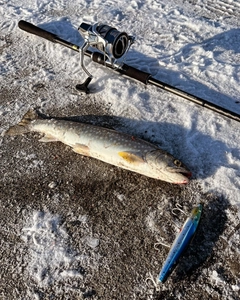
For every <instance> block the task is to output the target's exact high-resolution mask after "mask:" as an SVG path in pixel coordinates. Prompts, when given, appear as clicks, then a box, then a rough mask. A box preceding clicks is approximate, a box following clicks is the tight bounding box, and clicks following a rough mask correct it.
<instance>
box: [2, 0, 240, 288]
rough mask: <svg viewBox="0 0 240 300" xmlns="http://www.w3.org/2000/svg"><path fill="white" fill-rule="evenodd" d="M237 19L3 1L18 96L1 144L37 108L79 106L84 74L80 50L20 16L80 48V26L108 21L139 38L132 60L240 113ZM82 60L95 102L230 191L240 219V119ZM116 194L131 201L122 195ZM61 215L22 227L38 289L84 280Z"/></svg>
mask: <svg viewBox="0 0 240 300" xmlns="http://www.w3.org/2000/svg"><path fill="white" fill-rule="evenodd" d="M239 15H240V4H239V2H238V0H232V1H227V0H225V1H223V0H221V1H217V3H215V2H214V1H210V0H198V1H181V0H175V1H173V0H170V1H167V0H155V1H152V0H147V1H143V0H137V1H129V0H122V1H115V0H101V1H100V0H93V1H83V0H75V1H66V0H54V1H49V0H41V1H39V0H35V1H30V0H24V1H23V0H8V1H0V80H1V87H0V90H1V93H2V95H5V94H6V93H7V91H9V90H10V89H11V91H12V92H11V93H12V98H11V94H10V96H9V94H8V97H6V100H5V101H1V102H0V122H1V128H0V131H1V132H0V133H1V137H0V145H2V144H3V143H4V132H5V130H7V129H8V128H9V126H11V125H13V124H16V123H17V122H19V120H20V119H21V117H22V115H23V114H24V113H25V112H26V111H27V110H28V109H29V108H30V107H32V108H35V107H38V108H40V110H41V111H42V112H43V113H45V114H48V112H49V111H50V110H52V109H54V110H55V111H57V110H59V111H61V109H62V108H64V107H66V106H68V105H76V106H81V102H80V103H79V92H77V91H76V90H75V89H74V87H75V85H76V84H78V83H80V82H81V81H83V80H84V79H85V77H86V74H85V73H84V72H83V71H82V70H81V68H80V57H79V54H78V53H77V52H75V51H72V50H70V49H67V48H65V47H63V46H61V45H59V44H54V43H51V42H49V41H47V40H45V39H42V38H40V37H37V36H35V35H32V34H29V33H26V32H25V31H22V30H20V29H19V28H18V22H19V21H20V20H25V21H28V22H31V23H33V24H35V25H37V26H39V27H41V28H43V29H45V30H48V31H50V32H52V33H55V34H57V35H58V36H59V37H61V38H62V39H65V40H67V41H70V42H72V43H74V44H77V45H79V46H81V45H82V44H83V39H82V37H81V36H80V34H79V33H78V30H77V28H78V26H79V25H80V24H81V23H82V22H87V23H90V24H93V23H96V22H101V23H106V24H109V25H111V26H113V27H116V28H117V29H118V30H120V31H125V32H127V33H128V34H130V35H133V36H135V38H136V41H135V43H134V44H133V45H132V46H131V48H130V50H129V52H128V53H127V55H126V57H125V63H127V64H128V65H130V66H133V67H136V68H138V69H140V70H142V71H145V72H149V73H151V74H152V76H153V77H154V78H156V79H159V80H161V81H163V82H165V83H167V84H170V85H172V86H173V87H177V88H179V89H181V90H183V91H186V92H188V93H190V94H193V95H196V96H198V97H201V98H203V99H206V100H208V101H210V102H212V103H214V104H217V105H219V106H222V107H224V108H227V109H229V110H231V111H233V112H235V113H238V114H240V95H239V86H240V27H239V25H240V23H239ZM84 62H85V65H86V67H87V69H88V70H89V72H90V73H91V74H93V75H94V78H93V80H92V82H91V84H90V86H89V87H90V89H91V91H92V94H90V95H89V96H88V100H87V101H90V102H91V101H92V102H97V103H98V104H100V105H102V106H103V107H107V108H108V111H109V114H111V115H113V116H116V117H119V119H120V120H121V121H122V122H123V123H124V124H122V125H124V130H125V132H128V133H130V134H134V135H136V136H140V137H141V138H145V139H147V140H149V141H151V142H152V143H155V144H157V145H158V146H159V147H161V148H163V149H164V150H166V151H168V152H170V153H171V154H173V155H174V156H175V157H177V158H179V159H180V160H181V161H182V162H184V164H185V165H187V166H188V168H189V169H190V170H191V171H192V174H193V177H192V180H193V181H196V183H197V184H198V185H199V186H200V187H201V189H202V190H203V192H206V193H213V194H215V195H223V196H224V197H225V198H226V199H227V200H228V201H229V203H230V205H231V206H233V207H234V209H236V211H237V214H236V215H238V217H239V216H240V199H239V189H240V146H239V145H240V126H239V125H240V124H239V122H237V121H234V120H231V119H228V118H226V117H223V116H221V115H219V114H218V113H216V112H212V111H210V110H208V109H207V108H203V107H200V106H197V105H195V104H193V103H191V102H189V101H188V100H185V99H182V98H180V97H178V96H176V95H173V94H171V93H169V92H166V91H163V90H161V89H159V88H157V87H154V86H151V85H150V84H149V85H147V86H145V85H143V84H141V83H138V82H136V81H133V80H131V79H127V78H124V77H122V76H120V75H119V74H118V73H117V72H114V71H112V70H110V69H107V68H106V67H104V66H100V65H98V64H95V63H94V62H91V61H90V59H89V58H85V60H84ZM39 90H42V91H43V93H42V94H39V95H40V96H39V95H38V91H39ZM43 94H44V96H42V95H43ZM83 99H84V98H83ZM53 117H54V116H53ZM29 143H30V141H29ZM31 155H32V156H31ZM34 155H36V154H30V156H27V155H25V153H24V151H23V152H20V153H19V152H18V153H17V156H18V159H19V161H21V162H22V163H23V164H24V163H25V164H28V167H29V172H30V173H31V172H34V171H35V170H36V169H37V168H39V167H42V168H44V162H43V161H39V160H38V159H37V157H35V156H34ZM5 175H6V174H5ZM49 187H50V188H54V187H55V183H54V182H53V183H49ZM117 198H118V199H119V201H126V200H125V199H124V195H121V194H119V195H118V196H117ZM60 220H61V218H60V216H58V215H51V214H50V213H49V212H45V213H44V212H37V211H35V212H33V215H32V216H29V217H28V220H27V222H26V224H24V225H23V228H22V231H21V235H22V242H24V243H25V244H27V245H28V246H29V251H28V254H27V255H28V259H29V263H28V271H29V273H30V274H32V276H33V278H35V280H37V281H38V282H39V284H40V285H44V284H49V282H54V281H55V282H56V281H60V280H62V279H63V278H67V277H70V276H73V277H79V278H80V279H81V276H82V274H81V272H80V271H79V269H72V265H74V263H76V261H77V260H79V259H82V256H81V253H80V254H79V253H77V254H76V253H74V250H71V247H70V246H69V245H68V235H67V231H66V230H65V228H64V226H63V225H61V223H60ZM149 222H150V221H149ZM150 223H151V222H150ZM237 238H239V236H237ZM84 241H85V243H86V244H88V246H89V247H90V248H91V249H96V247H98V244H99V240H98V239H97V238H93V237H91V234H89V232H87V234H86V237H85V240H84ZM69 249H70V250H69ZM49 261H51V262H53V264H50V263H49ZM208 276H209V277H210V280H211V281H212V282H214V284H216V285H219V286H223V285H224V280H223V278H222V277H221V276H220V275H219V274H218V273H217V271H216V270H213V271H211V272H210V274H209V275H208ZM80 279H79V280H80ZM239 288H240V287H239V283H236V284H235V285H232V289H233V290H234V291H239Z"/></svg>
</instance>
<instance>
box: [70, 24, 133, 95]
mask: <svg viewBox="0 0 240 300" xmlns="http://www.w3.org/2000/svg"><path fill="white" fill-rule="evenodd" d="M78 31H79V33H80V34H81V36H82V37H83V38H84V44H83V45H82V46H81V47H80V48H79V52H80V65H81V68H82V69H83V70H84V72H85V73H86V74H87V75H88V78H87V79H86V81H85V82H84V83H82V84H78V85H77V86H76V88H77V89H78V90H84V91H85V92H86V93H87V92H89V90H88V87H87V86H88V84H89V83H90V81H91V80H92V78H93V76H92V75H91V74H90V73H89V71H88V70H87V69H86V67H85V65H84V61H83V58H84V54H86V53H87V50H88V48H89V47H94V48H96V49H97V50H98V51H99V55H97V57H96V53H94V54H95V58H93V57H92V59H93V60H95V61H96V60H102V61H103V64H110V65H111V66H112V67H113V68H118V67H119V65H118V64H117V60H118V59H119V58H121V57H123V56H124V55H126V53H127V52H128V50H129V48H130V46H131V45H132V44H133V43H134V40H135V38H134V37H133V36H130V35H128V34H127V33H126V32H120V31H118V30H117V29H116V28H114V27H111V26H109V25H106V24H101V23H96V24H94V25H90V24H87V23H82V24H81V25H80V26H79V28H78Z"/></svg>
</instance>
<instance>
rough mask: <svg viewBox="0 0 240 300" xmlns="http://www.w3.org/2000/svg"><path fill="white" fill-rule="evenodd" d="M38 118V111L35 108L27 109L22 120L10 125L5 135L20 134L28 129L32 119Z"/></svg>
mask: <svg viewBox="0 0 240 300" xmlns="http://www.w3.org/2000/svg"><path fill="white" fill-rule="evenodd" d="M38 118H39V115H38V113H37V112H36V111H35V110H29V111H28V112H27V113H26V114H25V115H24V116H23V118H22V120H21V121H20V122H19V123H18V124H17V125H14V126H12V127H10V128H9V129H8V130H7V131H6V132H5V135H12V136H13V135H21V134H24V133H27V132H29V131H30V129H29V125H30V123H31V122H32V121H34V120H36V119H38Z"/></svg>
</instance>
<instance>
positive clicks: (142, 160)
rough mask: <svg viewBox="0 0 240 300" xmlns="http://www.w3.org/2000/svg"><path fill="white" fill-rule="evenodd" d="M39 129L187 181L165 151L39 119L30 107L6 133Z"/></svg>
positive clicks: (95, 153)
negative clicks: (20, 119) (19, 120)
mask: <svg viewBox="0 0 240 300" xmlns="http://www.w3.org/2000/svg"><path fill="white" fill-rule="evenodd" d="M28 131H34V132H40V133H42V134H44V137H43V138H42V139H41V140H40V141H43V142H52V141H61V142H62V143H64V144H66V145H68V146H70V147H72V149H73V150H74V151H75V152H76V153H79V154H82V155H85V156H90V157H93V158H96V159H99V160H101V161H104V162H106V163H109V164H112V165H115V166H118V167H121V168H124V169H127V170H130V171H134V172H137V173H140V174H143V175H145V176H148V177H152V178H155V179H160V180H163V181H167V182H171V183H176V184H183V183H188V181H189V177H190V176H191V173H190V172H189V171H188V170H187V169H186V167H185V166H184V165H183V164H182V163H181V162H180V161H179V160H177V159H175V158H174V157H173V156H172V155H170V154H168V153H167V152H166V151H164V150H161V149H159V148H158V147H156V146H155V145H153V144H151V143H149V142H146V141H144V140H141V139H138V138H135V137H133V136H131V135H128V134H125V133H122V132H118V131H115V130H112V129H108V128H103V127H99V126H94V125H89V124H85V123H78V122H72V121H66V120H56V119H40V118H39V116H38V115H37V113H36V112H35V111H29V112H28V113H27V114H26V115H25V116H24V117H23V119H22V121H21V122H20V123H19V124H18V125H15V126H13V127H11V128H10V129H9V130H8V131H7V134H9V135H14V134H21V133H25V132H28Z"/></svg>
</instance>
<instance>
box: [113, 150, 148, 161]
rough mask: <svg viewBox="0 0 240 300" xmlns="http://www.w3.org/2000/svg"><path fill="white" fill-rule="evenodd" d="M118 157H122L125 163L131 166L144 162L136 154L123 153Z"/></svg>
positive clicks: (119, 153)
mask: <svg viewBox="0 0 240 300" xmlns="http://www.w3.org/2000/svg"><path fill="white" fill-rule="evenodd" d="M118 155H119V156H121V157H122V158H123V159H124V160H125V161H127V162H128V163H130V164H140V163H143V162H144V160H143V159H142V158H141V157H139V156H138V155H136V154H134V153H129V152H124V151H122V152H118Z"/></svg>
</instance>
